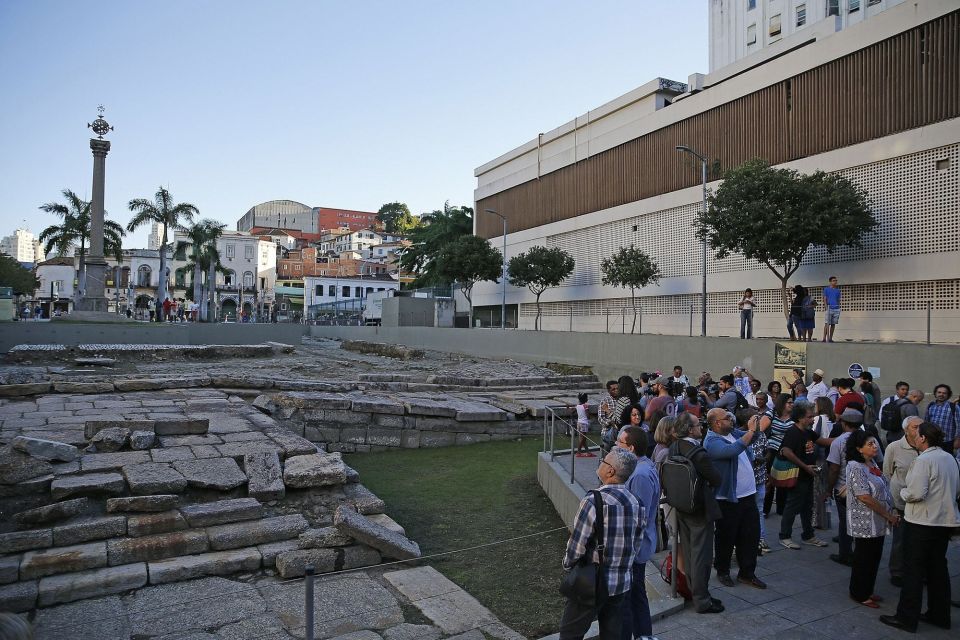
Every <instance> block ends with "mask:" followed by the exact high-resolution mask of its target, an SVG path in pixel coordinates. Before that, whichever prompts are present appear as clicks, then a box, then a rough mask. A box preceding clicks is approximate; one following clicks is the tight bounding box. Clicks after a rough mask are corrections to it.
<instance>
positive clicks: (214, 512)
mask: <svg viewBox="0 0 960 640" xmlns="http://www.w3.org/2000/svg"><path fill="white" fill-rule="evenodd" d="M180 513H182V514H183V516H184V517H185V518H186V519H187V522H188V523H190V526H191V527H209V526H211V525H216V524H226V523H229V522H241V521H244V520H255V519H257V518H260V517H261V516H262V515H263V505H261V504H260V502H259V501H258V500H256V499H254V498H235V499H232V500H218V501H217V502H205V503H202V504H189V505H186V506H184V507H181V508H180Z"/></svg>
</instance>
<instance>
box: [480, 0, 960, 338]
mask: <svg viewBox="0 0 960 640" xmlns="http://www.w3.org/2000/svg"><path fill="white" fill-rule="evenodd" d="M744 3H745V0H744ZM716 4H718V3H716V2H714V1H713V0H709V2H708V7H709V8H710V9H712V8H713V7H714V6H715V5H716ZM726 4H729V3H726ZM774 4H775V3H774V2H765V1H763V0H757V7H758V8H757V9H750V10H749V11H760V7H761V6H762V7H764V10H765V11H766V10H768V9H769V7H770V6H773V5H774ZM779 4H780V5H782V6H784V7H785V6H786V4H787V3H785V2H780V3H779ZM811 4H812V3H811ZM888 4H892V3H888ZM790 6H791V7H794V4H791V5H790ZM819 6H821V7H822V6H823V3H822V2H821V3H819ZM843 6H844V7H848V5H847V4H846V3H844V4H843ZM871 6H873V7H886V8H884V9H883V10H882V11H880V10H879V9H874V10H876V11H878V12H877V13H876V14H873V13H870V11H869V10H870V7H871ZM865 10H868V11H867V14H868V19H866V20H859V21H857V22H856V23H853V22H851V23H850V24H848V25H847V26H846V27H845V28H844V29H842V30H840V31H839V32H836V30H834V31H832V32H831V33H830V34H829V35H823V36H822V37H821V36H819V35H818V36H816V37H814V38H806V37H805V36H804V38H803V39H802V40H803V41H802V42H801V43H797V45H796V47H793V48H791V49H790V50H788V51H785V52H783V53H782V54H781V55H776V56H772V57H770V58H768V59H766V61H765V62H763V64H758V65H751V64H748V62H749V60H748V59H747V58H743V59H740V60H739V61H737V62H733V63H731V64H728V65H727V66H725V67H722V68H719V69H717V70H716V71H714V72H712V73H710V74H706V75H699V74H695V75H694V76H692V77H691V79H690V85H691V86H690V91H689V92H687V93H679V95H678V91H683V87H684V85H683V84H681V83H672V82H669V81H654V82H652V83H648V84H647V85H644V86H643V87H640V88H638V89H636V90H634V91H632V92H630V93H627V94H625V95H624V96H621V97H620V98H617V99H615V100H613V101H611V102H609V103H607V104H604V105H600V106H598V107H597V108H596V109H591V110H590V111H589V112H588V113H586V114H585V115H582V116H580V117H577V118H576V119H574V120H572V121H570V122H568V123H566V124H564V125H562V126H560V127H558V128H556V129H553V130H549V131H547V132H546V133H543V134H539V135H537V134H536V133H533V134H532V136H531V138H532V139H530V140H529V141H528V142H526V143H525V144H523V145H521V146H519V147H517V148H516V149H513V150H512V151H508V152H506V153H504V154H503V155H501V156H499V157H497V158H493V159H491V160H490V161H489V162H487V163H485V164H483V165H481V166H480V167H479V168H477V169H476V171H475V175H476V177H477V188H476V191H475V208H474V210H475V211H476V212H477V215H476V216H475V217H474V232H475V233H476V234H477V235H479V236H481V237H484V238H488V239H489V240H490V242H491V244H492V245H493V246H494V247H497V248H498V249H499V248H500V247H501V244H502V241H503V238H502V228H501V221H500V218H498V217H496V216H494V215H491V214H485V213H484V211H485V210H486V209H492V210H494V211H497V212H499V213H501V214H503V215H504V216H505V217H506V218H507V220H508V222H509V227H508V232H507V256H506V257H507V258H508V259H509V258H510V257H512V256H515V255H517V254H518V253H520V252H522V251H526V250H527V249H529V248H530V247H532V246H534V245H541V246H547V247H560V248H562V249H564V250H565V251H567V252H568V253H570V254H571V255H572V256H573V257H574V260H575V268H574V272H573V274H572V275H571V276H570V277H569V278H568V279H567V280H566V281H565V282H563V283H562V284H561V286H559V287H555V288H553V289H550V290H548V291H547V292H546V293H544V295H543V297H542V298H541V300H542V302H543V309H544V322H543V326H544V328H546V329H551V328H552V329H557V330H569V328H571V327H572V328H573V329H574V330H580V331H618V332H619V331H621V330H622V326H623V325H625V326H626V330H629V327H630V320H632V318H630V317H629V316H628V318H627V319H626V320H625V321H622V320H621V318H622V316H623V315H624V314H629V313H630V311H629V310H630V306H631V302H630V294H629V291H627V290H624V289H620V288H615V287H611V286H604V285H603V284H602V274H601V271H600V264H601V262H602V260H603V259H604V258H607V257H609V256H611V255H613V254H614V253H615V252H616V251H617V250H619V249H620V248H621V247H623V246H625V245H629V244H634V245H635V246H637V247H638V248H640V249H642V250H643V251H645V252H646V253H647V254H648V255H650V256H651V257H652V258H653V260H654V261H655V262H656V263H657V264H658V265H659V267H660V270H661V273H662V275H661V280H660V282H659V284H658V285H652V286H649V287H646V288H644V289H643V290H641V291H639V292H638V296H639V301H638V304H639V306H640V308H641V312H642V319H641V324H642V330H643V332H644V333H663V334H681V335H687V333H688V331H690V325H691V324H692V325H693V330H694V332H695V333H696V334H699V318H700V313H701V308H702V307H701V295H700V287H701V279H702V269H701V266H700V265H701V261H700V243H699V242H698V241H697V239H696V236H695V233H694V223H695V220H696V216H697V214H698V212H699V211H700V208H701V206H702V191H701V173H700V163H699V162H694V161H693V160H692V158H691V156H690V154H687V153H681V152H679V151H677V150H676V149H675V147H676V146H677V145H686V146H688V147H690V148H691V149H693V150H695V151H697V152H698V153H700V154H701V155H703V156H704V157H706V158H707V160H708V168H709V176H708V184H707V187H708V188H709V189H715V188H716V187H717V186H718V184H719V178H720V176H721V175H722V172H723V171H725V170H727V169H729V168H733V167H736V166H739V165H741V164H742V163H744V162H746V161H747V160H750V159H752V158H756V157H760V158H763V159H765V160H767V161H768V162H770V163H771V164H773V165H775V166H779V167H788V168H792V169H795V170H797V171H800V172H804V173H810V172H813V171H815V170H818V169H819V170H823V171H826V172H834V173H837V174H839V175H841V176H844V177H846V178H847V179H849V180H850V181H852V182H853V183H854V184H856V185H858V186H860V187H861V188H863V189H864V190H865V191H866V192H867V194H868V197H869V199H870V201H871V206H872V209H873V212H874V216H875V218H876V220H877V221H878V223H879V227H878V228H877V230H876V233H873V234H871V235H868V236H866V238H865V241H864V246H863V247H862V248H842V249H839V250H838V251H836V252H834V253H833V254H827V253H826V251H824V250H823V249H821V248H813V249H811V250H810V251H809V252H808V253H807V255H806V257H805V259H804V261H803V264H802V266H801V267H800V269H799V270H798V271H797V272H796V273H795V274H794V275H793V276H792V277H791V279H790V285H791V286H792V285H794V284H801V285H803V286H805V287H808V288H809V289H810V291H811V293H812V294H813V295H814V298H815V299H817V300H818V303H819V308H820V309H823V302H822V300H820V295H821V289H822V287H823V286H824V285H825V284H826V281H827V278H828V277H829V276H831V275H837V276H839V278H840V286H841V292H842V296H843V300H842V305H841V306H842V310H843V311H842V317H841V323H840V328H839V330H838V334H837V335H838V337H839V338H843V337H855V338H856V339H860V340H862V339H875V340H889V339H896V340H919V341H922V340H924V339H925V338H926V335H927V318H928V312H927V309H928V308H929V309H930V313H929V318H930V326H931V339H932V340H933V341H935V342H936V341H942V342H952V343H956V342H960V270H958V265H960V240H958V238H960V2H958V1H957V0H924V1H923V2H915V3H906V2H903V3H899V4H894V5H893V6H889V7H887V6H886V5H884V4H883V3H877V4H875V5H871V3H869V2H863V3H862V5H861V9H860V11H865ZM784 11H785V9H784ZM758 24H759V23H758ZM742 26H743V25H740V26H732V27H730V30H731V31H733V30H736V31H737V32H739V29H740V28H741V27H742ZM758 28H759V27H758ZM764 28H766V23H764ZM814 30H815V28H814ZM730 37H731V38H732V37H734V35H730ZM771 50H772V48H771ZM747 287H750V288H752V289H753V291H754V298H755V300H756V301H757V303H758V309H757V312H756V315H755V318H754V335H755V336H758V337H764V336H770V337H782V336H785V335H786V333H787V332H786V327H785V319H784V316H783V312H782V306H781V304H780V302H779V301H780V283H779V280H777V279H776V277H775V276H774V275H773V274H772V273H771V272H770V271H769V270H768V269H767V268H766V266H765V265H762V264H759V263H757V262H755V261H751V260H746V259H745V258H744V257H743V256H740V255H732V256H728V257H727V258H724V259H722V260H719V259H716V258H715V256H714V254H713V252H712V251H710V252H709V253H708V265H707V300H706V313H707V320H708V322H707V324H708V335H712V336H716V335H726V336H738V335H739V312H738V309H737V302H738V300H739V299H740V296H741V294H742V292H743V290H744V289H745V288H747ZM500 295H501V294H500V285H497V284H493V283H489V282H483V283H478V284H477V286H476V288H475V289H474V307H475V309H477V310H478V312H479V313H487V312H488V310H492V312H494V313H495V314H496V315H497V316H498V315H499V304H500ZM507 307H508V312H507V319H508V326H512V325H513V324H514V322H515V321H516V319H519V325H520V326H521V327H523V328H532V327H533V322H534V317H535V314H536V308H535V305H534V296H533V295H532V294H530V293H529V292H528V291H527V290H526V289H520V288H515V287H508V290H507ZM484 308H486V309H484ZM816 322H817V330H816V332H815V333H814V336H815V337H819V334H820V332H821V327H822V322H823V318H822V314H818V317H817V320H816ZM494 324H496V321H494Z"/></svg>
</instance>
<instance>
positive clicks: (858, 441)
mask: <svg viewBox="0 0 960 640" xmlns="http://www.w3.org/2000/svg"><path fill="white" fill-rule="evenodd" d="M879 452H880V444H879V443H878V442H877V439H876V438H874V437H873V436H872V435H870V434H869V433H867V432H866V431H859V430H858V431H853V432H851V433H850V436H849V437H848V438H847V444H846V454H847V496H849V498H850V499H849V500H848V501H847V531H848V532H849V533H850V536H851V537H852V538H853V539H854V549H853V565H852V567H853V569H852V571H851V572H850V597H851V598H852V599H853V600H854V601H855V602H859V603H860V604H862V605H863V606H865V607H870V608H871V609H878V608H880V605H878V604H877V602H879V600H880V598H879V596H876V595H874V593H873V588H874V587H875V586H876V583H877V570H878V569H879V568H880V556H882V555H883V538H884V536H886V534H887V530H888V529H889V527H895V526H897V525H898V524H899V523H900V516H899V515H898V514H897V512H896V511H895V510H894V508H893V496H892V495H891V494H890V481H889V480H887V479H886V478H885V477H884V476H883V471H882V470H881V469H880V467H879V466H877V461H876V458H877V454H878V453H879Z"/></svg>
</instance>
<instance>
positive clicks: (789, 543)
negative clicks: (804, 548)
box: [780, 538, 800, 551]
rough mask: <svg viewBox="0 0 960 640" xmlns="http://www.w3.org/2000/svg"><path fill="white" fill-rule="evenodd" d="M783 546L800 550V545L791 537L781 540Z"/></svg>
mask: <svg viewBox="0 0 960 640" xmlns="http://www.w3.org/2000/svg"><path fill="white" fill-rule="evenodd" d="M780 544H781V546H784V547H786V548H787V549H793V550H794V551H799V550H800V545H798V544H797V543H796V542H794V541H793V540H792V539H791V538H783V539H782V540H780Z"/></svg>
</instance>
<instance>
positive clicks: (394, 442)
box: [367, 427, 401, 447]
mask: <svg viewBox="0 0 960 640" xmlns="http://www.w3.org/2000/svg"><path fill="white" fill-rule="evenodd" d="M400 434H401V431H400V429H377V428H375V427H370V428H369V429H367V444H369V445H374V446H380V447H399V446H400V442H401V437H400Z"/></svg>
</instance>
